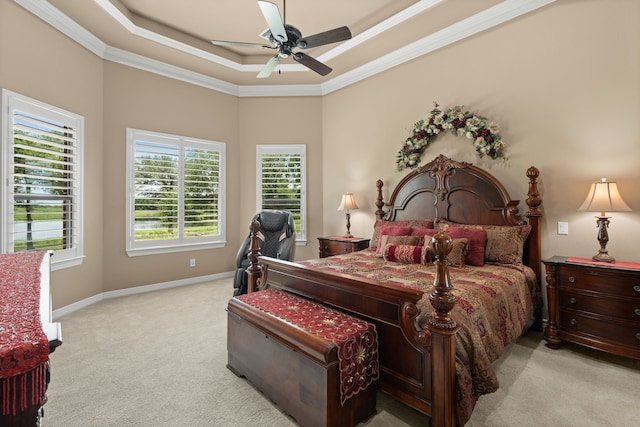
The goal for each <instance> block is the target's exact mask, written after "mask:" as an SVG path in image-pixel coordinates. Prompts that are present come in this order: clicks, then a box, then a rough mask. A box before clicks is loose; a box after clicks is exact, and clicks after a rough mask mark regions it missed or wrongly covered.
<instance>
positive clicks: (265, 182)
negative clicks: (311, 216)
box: [256, 145, 307, 243]
mask: <svg viewBox="0 0 640 427" xmlns="http://www.w3.org/2000/svg"><path fill="white" fill-rule="evenodd" d="M306 151H307V150H306V146H305V145H258V147H257V159H256V161H257V171H258V172H257V178H258V179H257V180H258V185H257V189H256V197H257V200H256V205H257V210H258V211H261V210H264V209H283V210H289V211H291V213H293V217H294V219H295V222H296V242H300V243H306V241H307V226H306V222H307V221H306V210H307V202H306V171H307V165H306Z"/></svg>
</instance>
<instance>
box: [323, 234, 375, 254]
mask: <svg viewBox="0 0 640 427" xmlns="http://www.w3.org/2000/svg"><path fill="white" fill-rule="evenodd" d="M318 244H319V245H320V248H319V249H320V251H319V254H320V258H325V257H328V256H334V255H342V254H348V253H350V252H357V251H361V250H363V249H366V248H368V247H369V239H362V238H360V237H352V238H347V237H339V236H333V237H318Z"/></svg>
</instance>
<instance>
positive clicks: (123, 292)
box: [52, 271, 234, 320]
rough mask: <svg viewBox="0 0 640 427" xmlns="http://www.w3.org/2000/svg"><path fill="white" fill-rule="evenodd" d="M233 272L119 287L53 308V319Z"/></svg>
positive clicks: (224, 275)
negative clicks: (130, 296) (103, 303)
mask: <svg viewBox="0 0 640 427" xmlns="http://www.w3.org/2000/svg"><path fill="white" fill-rule="evenodd" d="M233 274H234V272H233V271H228V272H225V273H217V274H209V275H207V276H199V277H190V278H188V279H180V280H172V281H170V282H163V283H155V284H152V285H143V286H135V287H133V288H126V289H118V290H117V291H108V292H103V293H101V294H98V295H94V296H91V297H89V298H85V299H83V300H81V301H78V302H74V303H73V304H69V305H65V306H64V307H60V308H58V309H56V310H53V313H52V315H53V320H57V319H58V318H60V317H62V316H65V315H67V314H69V313H73V312H74V311H77V310H80V309H82V308H85V307H88V306H90V305H92V304H95V303H97V302H100V301H102V300H105V299H110V298H118V297H124V296H127V295H134V294H141V293H144V292H153V291H159V290H162V289H168V288H176V287H178V286H185V285H195V284H196V283H202V282H208V281H211V280H217V279H224V278H227V277H233ZM231 291H233V289H229V293H231Z"/></svg>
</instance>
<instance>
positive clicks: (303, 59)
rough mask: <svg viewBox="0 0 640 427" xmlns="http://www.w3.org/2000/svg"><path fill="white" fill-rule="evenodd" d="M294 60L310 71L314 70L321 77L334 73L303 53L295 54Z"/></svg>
mask: <svg viewBox="0 0 640 427" xmlns="http://www.w3.org/2000/svg"><path fill="white" fill-rule="evenodd" d="M293 59H295V60H296V61H298V62H299V63H301V64H302V65H304V66H305V67H307V68H309V69H310V70H313V71H315V72H316V73H318V74H320V75H321V76H326V75H327V74H329V73H330V72H331V71H332V69H331V68H330V67H328V66H326V65H324V64H323V63H322V62H320V61H318V60H317V59H314V58H312V57H310V56H309V55H305V54H304V53H302V52H296V53H294V54H293Z"/></svg>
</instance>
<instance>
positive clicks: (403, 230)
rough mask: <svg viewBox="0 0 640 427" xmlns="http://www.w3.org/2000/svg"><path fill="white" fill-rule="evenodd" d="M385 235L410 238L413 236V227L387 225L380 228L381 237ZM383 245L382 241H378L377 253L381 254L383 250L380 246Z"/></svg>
mask: <svg viewBox="0 0 640 427" xmlns="http://www.w3.org/2000/svg"><path fill="white" fill-rule="evenodd" d="M385 234H387V235H389V236H408V235H410V234H411V227H404V226H399V225H396V226H394V225H385V226H383V227H380V236H384V235H385ZM381 244H382V239H378V247H376V252H378V253H380V251H381V250H382V248H381V247H380V245H381Z"/></svg>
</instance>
